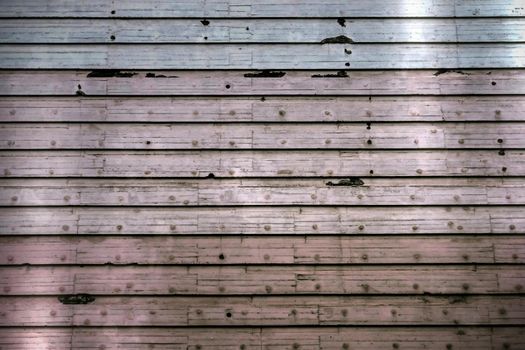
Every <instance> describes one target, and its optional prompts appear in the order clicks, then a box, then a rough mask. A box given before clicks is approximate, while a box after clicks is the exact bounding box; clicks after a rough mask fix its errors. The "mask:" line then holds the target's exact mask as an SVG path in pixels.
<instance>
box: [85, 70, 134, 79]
mask: <svg viewBox="0 0 525 350" xmlns="http://www.w3.org/2000/svg"><path fill="white" fill-rule="evenodd" d="M136 74H137V73H135V72H121V71H119V70H116V69H97V70H94V71H91V72H90V73H89V74H88V75H87V77H88V78H131V77H132V76H134V75H136Z"/></svg>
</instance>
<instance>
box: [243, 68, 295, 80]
mask: <svg viewBox="0 0 525 350" xmlns="http://www.w3.org/2000/svg"><path fill="white" fill-rule="evenodd" d="M285 75H286V73H285V72H278V71H270V70H263V71H261V72H257V73H246V74H244V77H245V78H282V77H284V76H285Z"/></svg>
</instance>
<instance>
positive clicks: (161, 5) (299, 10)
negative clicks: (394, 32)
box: [2, 0, 525, 18]
mask: <svg viewBox="0 0 525 350" xmlns="http://www.w3.org/2000/svg"><path fill="white" fill-rule="evenodd" d="M2 6H3V10H2V17H75V18H81V17H160V18H162V17H197V18H201V17H242V18H244V17H277V18H278V17H283V18H290V17H292V18H293V17H335V18H337V17H354V16H355V17H454V16H458V17H482V16H488V17H491V16H495V17H506V16H522V15H525V10H524V8H525V2H524V1H523V0H513V1H511V2H509V1H505V0H493V1H490V2H488V1H485V0H437V1H436V0H410V1H403V0H394V1H389V2H386V3H385V2H384V1H381V0H372V1H366V2H362V1H356V0H352V1H344V0H330V1H319V0H303V1H301V3H299V4H298V3H297V2H296V1H293V0H286V1H275V0H265V1H260V0H257V1H255V0H242V1H231V0H198V1H195V0H179V1H177V2H173V1H169V0H161V1H157V2H155V6H151V4H149V3H147V2H144V1H139V0H119V1H116V2H107V1H105V0H93V1H90V2H89V3H78V2H76V1H73V0H45V1H43V2H42V1H35V0H18V1H13V0H3V1H2Z"/></svg>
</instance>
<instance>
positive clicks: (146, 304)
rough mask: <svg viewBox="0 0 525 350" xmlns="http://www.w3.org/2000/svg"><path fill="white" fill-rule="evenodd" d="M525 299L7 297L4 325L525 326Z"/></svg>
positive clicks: (1, 304) (0, 303) (2, 304)
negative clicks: (78, 300) (83, 301)
mask: <svg viewBox="0 0 525 350" xmlns="http://www.w3.org/2000/svg"><path fill="white" fill-rule="evenodd" d="M524 307H525V300H524V299H523V298H521V297H519V296H469V297H463V296H459V297H458V296H452V297H435V296H424V297H413V296H408V297H407V296H394V297H390V296H375V297H370V296H368V297H355V296H351V297H348V296H346V297H334V296H322V297H319V296H316V297H311V296H307V297H304V296H303V297H301V296H298V297H296V296H286V297H283V296H279V297H271V296H262V297H257V296H256V297H191V298H190V297H96V298H95V300H94V301H93V302H91V303H90V304H88V305H67V304H66V305H64V304H62V303H61V302H60V301H59V300H58V299H57V298H56V297H7V298H6V297H4V298H0V308H1V310H2V313H1V314H0V315H1V316H0V326H86V325H88V326H107V325H109V326H312V325H322V326H324V325H335V326H356V325H374V326H386V325H395V326H401V325H406V326H414V325H415V326H429V325H449V324H451V323H455V324H460V325H462V326H468V325H522V324H523V323H524V322H525V314H524V313H523V311H522V310H523V308H524Z"/></svg>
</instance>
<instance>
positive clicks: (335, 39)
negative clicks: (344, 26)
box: [321, 35, 354, 45]
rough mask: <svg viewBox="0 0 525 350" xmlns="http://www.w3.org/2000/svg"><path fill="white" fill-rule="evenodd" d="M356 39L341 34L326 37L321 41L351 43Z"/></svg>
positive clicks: (324, 42) (322, 42)
mask: <svg viewBox="0 0 525 350" xmlns="http://www.w3.org/2000/svg"><path fill="white" fill-rule="evenodd" d="M353 42H354V41H353V40H352V39H350V38H349V37H347V36H346V35H339V36H335V37H333V38H326V39H323V40H322V41H321V44H323V45H324V44H350V43H353Z"/></svg>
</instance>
